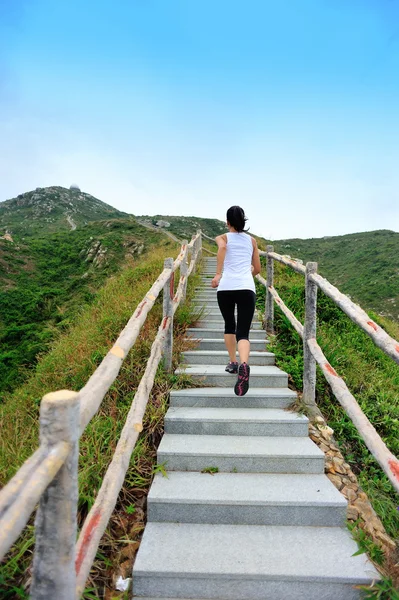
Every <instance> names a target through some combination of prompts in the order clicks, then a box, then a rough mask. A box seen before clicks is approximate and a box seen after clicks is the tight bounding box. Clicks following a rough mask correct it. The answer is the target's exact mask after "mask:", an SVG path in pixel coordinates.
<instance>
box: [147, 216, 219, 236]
mask: <svg viewBox="0 0 399 600" xmlns="http://www.w3.org/2000/svg"><path fill="white" fill-rule="evenodd" d="M137 219H138V220H139V221H144V222H147V223H151V224H152V225H156V223H157V222H158V221H166V222H167V223H170V227H165V230H166V231H170V233H173V234H174V235H176V236H177V237H178V238H180V239H188V240H190V239H191V236H192V235H193V234H194V233H196V232H197V230H198V229H201V230H202V231H203V232H204V233H205V234H206V235H209V236H210V237H213V238H214V237H216V236H217V235H220V234H221V233H226V225H225V223H224V222H223V221H219V220H218V219H203V218H200V217H178V216H172V215H154V216H148V215H144V216H141V217H137Z"/></svg>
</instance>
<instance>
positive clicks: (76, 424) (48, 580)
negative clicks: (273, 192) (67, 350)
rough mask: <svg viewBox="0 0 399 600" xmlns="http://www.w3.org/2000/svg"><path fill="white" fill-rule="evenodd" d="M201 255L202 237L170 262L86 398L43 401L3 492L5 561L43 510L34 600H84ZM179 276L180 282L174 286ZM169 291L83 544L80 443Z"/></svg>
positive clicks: (0, 512) (0, 531)
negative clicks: (25, 455) (34, 442)
mask: <svg viewBox="0 0 399 600" xmlns="http://www.w3.org/2000/svg"><path fill="white" fill-rule="evenodd" d="M201 252H202V239H201V232H200V231H198V232H197V234H196V235H195V236H193V239H192V240H191V242H190V243H187V242H186V241H184V242H182V246H181V250H180V253H179V255H178V257H177V258H176V260H173V258H167V259H166V260H165V262H164V269H163V271H162V273H161V274H160V275H159V277H158V279H157V280H156V281H155V282H154V284H153V285H152V287H151V289H150V290H149V291H148V292H147V294H146V295H145V297H144V298H143V300H142V301H141V302H140V304H139V305H138V306H137V308H136V310H135V311H134V313H133V315H132V317H131V318H130V320H129V321H128V323H127V325H126V327H125V328H124V329H123V331H122V332H121V334H120V335H119V337H118V339H117V340H116V342H115V344H114V345H113V347H112V348H111V350H110V351H109V352H108V354H107V355H106V356H105V358H104V359H103V361H102V362H101V364H100V365H99V367H98V368H97V369H96V371H95V372H94V373H93V375H92V376H91V377H90V379H89V380H88V382H87V384H86V385H85V386H84V387H83V388H82V389H81V390H80V391H79V392H72V391H68V390H61V391H57V392H53V393H49V394H46V395H45V396H44V397H43V399H42V402H41V405H40V445H39V448H38V449H37V450H36V452H35V453H34V454H33V455H32V456H31V457H30V458H29V459H28V460H27V461H26V462H25V463H24V465H23V466H22V467H21V468H20V469H19V471H18V472H17V473H16V475H15V476H14V477H13V478H12V479H11V480H10V481H9V483H8V484H7V485H6V486H5V487H4V488H3V489H2V490H1V492H0V560H1V559H2V558H3V557H4V555H5V554H6V553H7V552H8V550H9V549H10V548H11V546H12V545H13V543H14V542H15V541H16V539H17V538H18V537H19V535H20V534H21V533H22V531H23V529H24V528H25V526H26V524H27V523H28V521H29V519H30V517H31V514H32V512H33V511H34V509H35V507H36V505H37V504H38V509H37V513H36V518H35V550H34V556H33V566H32V583H31V589H30V597H31V599H32V600H48V599H49V598H51V599H54V600H55V599H56V600H77V599H79V598H80V597H81V595H82V593H83V591H84V588H85V584H86V580H87V578H88V576H89V572H90V569H91V566H92V564H93V562H94V559H95V556H96V552H97V549H98V546H99V543H100V540H101V537H102V535H103V533H104V531H105V529H106V527H107V524H108V521H109V519H110V517H111V515H112V512H113V510H114V508H115V504H116V502H117V499H118V495H119V492H120V490H121V488H122V485H123V481H124V479H125V475H126V472H127V469H128V466H129V461H130V457H131V455H132V452H133V450H134V447H135V444H136V442H137V439H138V436H139V434H140V432H141V431H142V429H143V417H144V413H145V409H146V406H147V403H148V398H149V395H150V393H151V389H152V387H153V384H154V378H155V374H156V370H157V367H158V365H159V363H160V361H161V359H163V363H164V367H165V369H166V370H167V371H170V370H171V367H172V348H173V315H174V313H175V312H176V310H177V308H178V306H179V304H180V303H181V302H182V301H184V299H185V296H186V289H187V280H188V278H189V276H190V275H191V273H192V272H193V271H194V270H195V268H196V265H197V263H198V260H199V258H200V256H201ZM178 269H180V278H179V282H178V284H177V286H175V273H176V271H177V270H178ZM175 287H176V291H175ZM162 290H163V318H162V321H161V324H160V326H159V329H158V333H157V335H156V337H155V340H154V342H153V344H152V347H151V354H150V357H149V359H148V362H147V366H146V369H145V372H144V375H143V377H142V379H141V381H140V384H139V387H138V389H137V392H136V394H135V397H134V401H133V403H132V406H131V408H130V411H129V413H128V415H127V418H126V422H125V425H124V427H123V429H122V432H121V435H120V439H119V441H118V444H117V446H116V449H115V453H114V455H113V458H112V461H111V463H110V465H109V467H108V470H107V472H106V474H105V476H104V479H103V483H102V485H101V488H100V490H99V492H98V495H97V498H96V500H95V503H94V504H93V506H92V508H91V510H90V512H89V514H88V515H87V517H86V520H85V522H84V525H83V527H82V529H81V531H80V535H79V538H78V540H77V541H76V537H77V506H78V454H79V438H80V436H81V435H82V433H83V432H84V430H85V428H86V427H87V425H88V423H89V422H90V420H91V419H92V417H93V416H94V415H95V414H96V412H97V411H98V409H99V408H100V405H101V402H102V400H103V398H104V396H105V395H106V393H107V392H108V390H109V388H110V387H111V385H112V384H113V382H114V381H115V379H116V377H117V376H118V373H119V371H120V368H121V366H122V363H123V361H124V359H125V358H126V356H127V354H128V352H129V350H130V349H131V348H132V347H133V345H134V344H135V342H136V340H137V337H138V335H139V333H140V330H141V327H142V326H143V324H144V322H145V320H146V317H147V315H148V313H149V311H150V310H151V308H152V307H153V306H154V303H155V301H156V299H157V298H158V296H159V294H160V293H161V291H162Z"/></svg>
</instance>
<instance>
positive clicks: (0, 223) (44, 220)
mask: <svg viewBox="0 0 399 600" xmlns="http://www.w3.org/2000/svg"><path fill="white" fill-rule="evenodd" d="M127 216H128V215H126V213H123V212H121V211H119V210H116V208H113V207H112V206H109V204H105V202H102V201H101V200H98V199H97V198H94V196H91V195H90V194H86V193H85V192H81V191H79V190H68V189H66V188H63V187H59V186H52V187H47V188H37V189H36V190H34V191H31V192H26V193H24V194H20V195H19V196H17V197H16V198H12V199H11V200H6V201H5V202H0V235H2V233H4V232H5V231H9V232H10V233H11V235H12V236H17V237H18V238H20V237H26V236H38V235H42V234H47V233H54V232H58V231H63V230H64V231H71V230H74V228H75V227H79V226H82V225H86V224H87V223H89V222H90V221H100V220H102V219H117V218H125V217H127Z"/></svg>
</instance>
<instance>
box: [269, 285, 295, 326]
mask: <svg viewBox="0 0 399 600" xmlns="http://www.w3.org/2000/svg"><path fill="white" fill-rule="evenodd" d="M269 292H270V294H271V296H272V298H274V301H275V303H276V304H277V306H278V307H279V308H280V310H281V311H282V312H283V313H284V314H285V316H286V317H287V319H288V320H289V322H290V323H291V325H292V326H293V328H294V329H295V331H296V332H297V333H299V335H300V336H301V337H302V338H303V325H302V323H301V322H300V321H298V319H297V318H296V316H295V315H294V313H293V312H292V311H291V310H290V309H289V308H288V306H287V305H286V304H284V302H283V301H282V299H281V298H280V296H279V295H278V293H277V291H276V290H275V289H274V288H269Z"/></svg>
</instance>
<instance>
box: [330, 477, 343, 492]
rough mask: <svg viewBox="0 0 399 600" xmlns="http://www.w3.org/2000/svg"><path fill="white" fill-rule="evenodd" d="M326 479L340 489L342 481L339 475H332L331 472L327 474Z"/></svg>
mask: <svg viewBox="0 0 399 600" xmlns="http://www.w3.org/2000/svg"><path fill="white" fill-rule="evenodd" d="M327 477H328V479H329V480H330V481H331V482H332V483H333V484H334V485H335V487H336V488H337V489H338V490H340V489H341V487H342V481H341V478H340V477H339V475H334V474H333V473H328V474H327Z"/></svg>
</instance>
